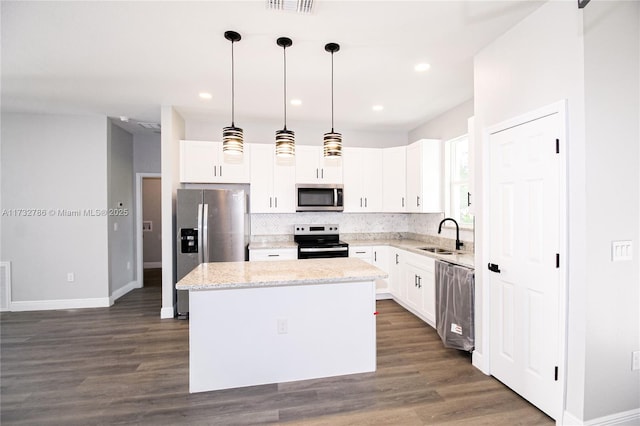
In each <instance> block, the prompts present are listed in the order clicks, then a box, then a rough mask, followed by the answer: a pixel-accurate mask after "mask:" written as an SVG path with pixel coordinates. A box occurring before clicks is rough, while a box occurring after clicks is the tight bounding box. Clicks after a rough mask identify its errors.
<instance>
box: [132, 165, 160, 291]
mask: <svg viewBox="0 0 640 426" xmlns="http://www.w3.org/2000/svg"><path fill="white" fill-rule="evenodd" d="M160 200H161V178H160V173H137V174H136V230H137V238H136V248H137V256H136V258H137V275H136V276H137V280H138V287H143V286H145V285H150V284H157V282H158V279H157V278H158V277H159V276H161V270H162V239H161V237H162V225H161V219H162V214H161V211H162V209H161V202H160Z"/></svg>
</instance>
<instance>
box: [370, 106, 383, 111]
mask: <svg viewBox="0 0 640 426" xmlns="http://www.w3.org/2000/svg"><path fill="white" fill-rule="evenodd" d="M371 109H372V110H374V111H382V110H383V109H384V106H382V105H374V106H372V107H371Z"/></svg>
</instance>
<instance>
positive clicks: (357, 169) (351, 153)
mask: <svg viewBox="0 0 640 426" xmlns="http://www.w3.org/2000/svg"><path fill="white" fill-rule="evenodd" d="M342 159H343V164H344V211H345V212H347V213H353V212H381V211H382V150H381V149H377V148H343V150H342Z"/></svg>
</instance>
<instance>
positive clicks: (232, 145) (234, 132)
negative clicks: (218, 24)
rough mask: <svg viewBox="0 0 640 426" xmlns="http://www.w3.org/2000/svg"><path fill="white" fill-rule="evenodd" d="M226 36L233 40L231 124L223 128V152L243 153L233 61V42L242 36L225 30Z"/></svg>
mask: <svg viewBox="0 0 640 426" xmlns="http://www.w3.org/2000/svg"><path fill="white" fill-rule="evenodd" d="M224 38H226V39H227V40H229V41H230V42H231V126H229V127H225V128H223V129H222V152H223V153H225V154H231V155H242V148H243V140H244V137H243V133H242V129H241V128H239V127H236V125H235V122H234V118H235V72H234V71H235V70H234V63H233V62H234V61H233V59H234V58H233V43H235V42H237V41H240V39H241V37H240V34H238V33H237V32H235V31H225V33H224Z"/></svg>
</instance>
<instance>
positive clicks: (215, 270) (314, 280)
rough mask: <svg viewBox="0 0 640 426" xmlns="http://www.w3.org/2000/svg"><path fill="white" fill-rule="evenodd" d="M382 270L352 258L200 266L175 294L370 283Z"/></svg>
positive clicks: (379, 275)
mask: <svg viewBox="0 0 640 426" xmlns="http://www.w3.org/2000/svg"><path fill="white" fill-rule="evenodd" d="M387 277H388V274H386V273H385V272H384V271H382V270H381V269H379V268H377V267H375V266H373V265H369V264H368V263H367V262H365V261H363V260H361V259H357V258H353V257H342V258H331V259H299V260H278V261H275V262H216V263H202V264H200V265H199V266H197V267H196V268H195V269H194V270H193V271H191V272H189V273H188V274H187V275H186V276H185V277H184V278H183V279H181V280H180V281H179V282H178V283H177V284H176V288H177V289H178V290H223V289H239V288H258V287H277V286H292V285H301V284H302V285H308V284H329V283H341V282H355V281H372V280H375V279H377V278H387Z"/></svg>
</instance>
